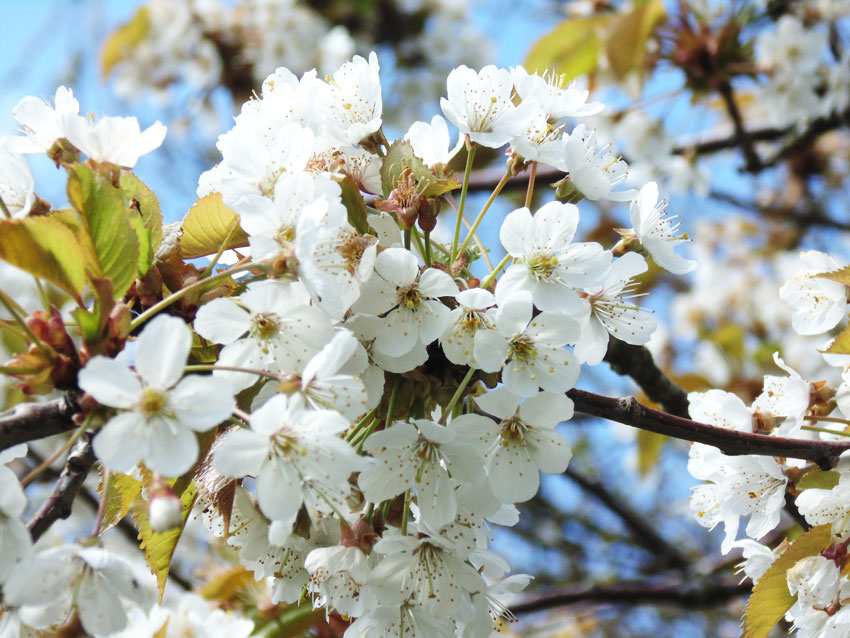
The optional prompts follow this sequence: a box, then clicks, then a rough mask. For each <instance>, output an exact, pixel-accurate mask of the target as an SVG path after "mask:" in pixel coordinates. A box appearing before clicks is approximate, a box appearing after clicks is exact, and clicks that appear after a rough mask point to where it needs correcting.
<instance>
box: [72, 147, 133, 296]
mask: <svg viewBox="0 0 850 638" xmlns="http://www.w3.org/2000/svg"><path fill="white" fill-rule="evenodd" d="M68 200H69V201H70V202H71V204H72V205H73V206H74V208H75V209H76V210H77V212H78V213H80V217H81V220H82V222H83V229H84V232H85V233H86V234H87V235H88V236H89V237H90V238H91V242H92V244H93V245H94V252H95V255H96V257H97V265H98V266H99V268H93V267H92V268H90V275H91V276H97V275H102V276H103V277H105V278H107V279H109V280H110V281H111V282H112V294H113V298H114V299H121V298H122V297H123V296H124V293H125V292H127V289H128V288H129V287H130V285H131V284H132V283H133V282H134V281H135V280H136V277H137V276H138V273H139V254H140V244H141V242H140V240H139V237H138V236H137V235H136V231H135V230H134V228H133V226H132V225H131V223H130V214H131V211H130V209H129V208H127V206H126V204H125V203H124V196H123V193H122V192H121V191H120V190H119V189H117V188H116V187H115V186H113V185H112V183H111V181H110V180H109V178H108V177H107V176H106V175H104V174H103V173H101V172H97V171H94V170H92V169H91V168H90V167H89V166H87V165H85V164H74V165H73V166H71V167H69V168H68ZM136 214H138V212H137V213H136ZM148 246H149V242H148ZM89 265H90V266H91V264H89Z"/></svg>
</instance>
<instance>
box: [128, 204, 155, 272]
mask: <svg viewBox="0 0 850 638" xmlns="http://www.w3.org/2000/svg"><path fill="white" fill-rule="evenodd" d="M127 220H128V221H129V222H130V226H131V227H132V228H133V230H134V231H135V233H136V238H137V239H138V240H139V263H138V276H139V277H142V276H144V274H145V273H146V272H147V271H149V270H150V269H151V266H152V265H153V254H154V251H153V237H152V233H151V229H150V228H148V227H147V226H145V222H144V220H143V219H142V215H141V214H140V213H139V211H137V210H135V209H132V208H131V209H129V212H128V216H127Z"/></svg>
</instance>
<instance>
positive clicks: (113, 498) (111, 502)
mask: <svg viewBox="0 0 850 638" xmlns="http://www.w3.org/2000/svg"><path fill="white" fill-rule="evenodd" d="M98 491H99V492H100V493H101V498H103V481H101V484H100V485H99V486H98ZM141 494H142V484H141V483H140V482H139V481H137V480H136V479H134V478H133V477H132V476H129V475H127V474H117V473H111V474H110V475H109V483H108V485H107V487H106V505H105V507H104V510H103V524H102V525H101V534H103V532H105V531H106V530H108V529H110V528H112V527H114V526H115V525H117V524H118V522H119V521H120V520H121V519H122V518H124V517H125V516H127V514H129V513H130V510H131V509H132V507H133V505H135V504H136V501H137V500H138V499H139V498H140V497H141Z"/></svg>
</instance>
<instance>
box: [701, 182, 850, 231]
mask: <svg viewBox="0 0 850 638" xmlns="http://www.w3.org/2000/svg"><path fill="white" fill-rule="evenodd" d="M708 196H709V197H711V198H712V199H716V200H718V201H721V202H724V203H726V204H729V205H731V206H735V207H737V208H741V209H743V210H748V211H752V212H753V213H756V214H758V215H763V216H764V217H769V218H773V219H779V220H782V221H787V222H789V223H792V224H794V225H796V226H799V227H802V228H807V227H809V226H825V227H828V228H839V229H841V230H850V223H848V222H842V221H838V220H835V219H832V218H831V217H828V216H827V215H826V213H825V211H824V209H823V207H822V206H819V205H817V204H816V203H814V202H810V203H805V204H804V205H803V206H802V207H801V208H798V207H788V206H771V205H763V204H759V203H757V202H751V201H746V200H743V199H741V198H739V197H735V196H734V195H731V194H729V193H722V192H719V191H712V192H711V193H709V195H708Z"/></svg>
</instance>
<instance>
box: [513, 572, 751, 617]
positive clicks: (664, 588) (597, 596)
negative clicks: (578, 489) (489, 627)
mask: <svg viewBox="0 0 850 638" xmlns="http://www.w3.org/2000/svg"><path fill="white" fill-rule="evenodd" d="M751 589H752V586H751V585H749V581H747V583H745V584H743V585H738V584H737V583H735V582H733V581H730V580H720V581H707V582H703V583H697V584H695V583H693V582H691V581H681V580H677V581H673V582H670V581H663V582H658V581H656V580H645V581H625V582H619V583H611V584H605V585H596V584H592V585H577V586H572V587H559V588H553V589H550V590H549V591H546V592H544V593H542V594H539V595H536V596H534V597H532V598H529V599H528V600H526V601H524V602H521V603H517V604H514V605H511V606H510V609H511V611H512V612H513V613H514V614H528V613H531V612H535V611H542V610H544V609H551V608H552V607H563V606H565V605H572V604H575V603H580V602H594V603H618V604H626V605H641V604H644V603H668V604H674V605H681V606H683V607H685V606H686V607H710V606H713V605H717V604H718V603H723V602H726V601H727V600H731V599H733V598H738V597H740V596H746V595H747V594H749V593H750V591H751Z"/></svg>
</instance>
